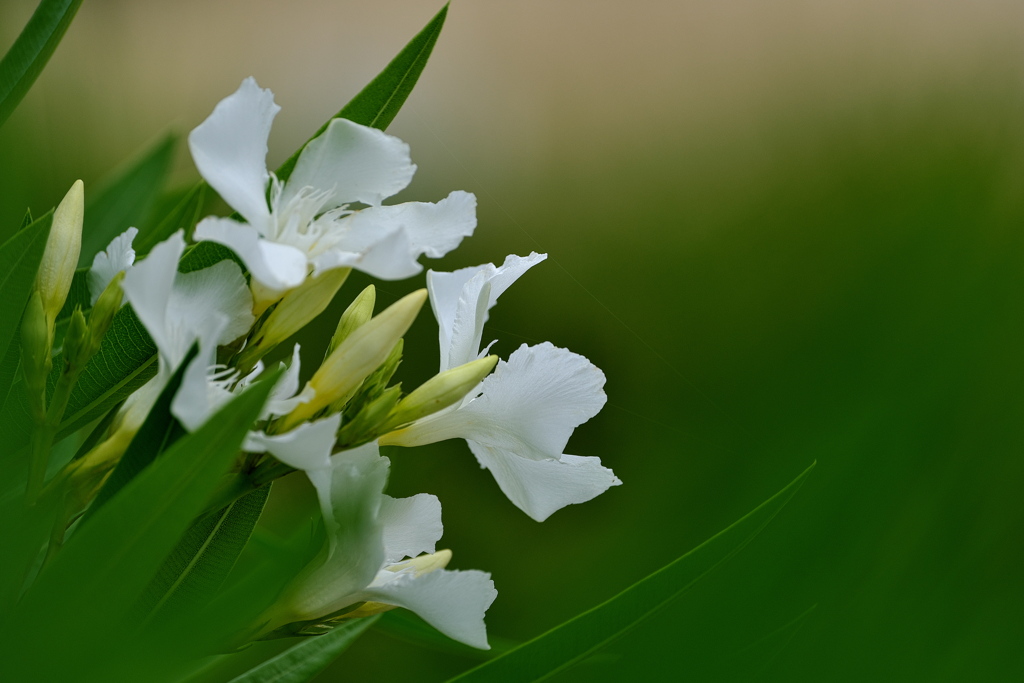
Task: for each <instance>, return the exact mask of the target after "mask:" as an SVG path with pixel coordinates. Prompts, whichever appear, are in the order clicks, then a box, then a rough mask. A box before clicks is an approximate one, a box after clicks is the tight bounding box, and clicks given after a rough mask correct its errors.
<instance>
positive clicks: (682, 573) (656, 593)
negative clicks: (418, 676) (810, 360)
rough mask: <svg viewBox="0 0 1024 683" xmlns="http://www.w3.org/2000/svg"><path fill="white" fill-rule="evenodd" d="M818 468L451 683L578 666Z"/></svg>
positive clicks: (536, 677)
mask: <svg viewBox="0 0 1024 683" xmlns="http://www.w3.org/2000/svg"><path fill="white" fill-rule="evenodd" d="M813 468H814V465H813V464H812V465H811V466H810V467H808V468H807V469H806V470H804V472H803V473H802V474H801V475H800V476H799V477H797V478H796V479H794V480H793V481H792V482H791V483H790V484H789V485H788V486H786V488H784V489H782V490H781V491H779V492H778V493H776V494H775V495H774V496H772V497H771V498H769V499H768V500H767V501H765V502H764V503H762V504H761V505H759V506H758V507H757V508H755V509H754V510H753V511H751V512H749V513H748V514H747V515H746V516H744V517H742V518H741V519H740V520H739V521H737V522H735V523H733V524H732V525H731V526H729V527H728V528H726V529H725V530H723V531H721V532H719V533H718V534H716V535H715V536H713V537H711V538H710V539H708V540H707V541H705V542H704V543H702V544H701V545H699V546H697V547H696V548H694V549H693V550H691V551H690V552H688V553H686V554H685V555H683V556H682V557H680V558H679V559H678V560H676V561H674V562H672V563H671V564H668V565H666V566H665V567H663V568H661V569H659V570H658V571H656V572H655V573H653V574H651V575H650V576H648V577H647V578H645V579H642V580H640V581H638V582H637V583H635V584H633V585H632V586H630V587H629V588H627V589H626V590H624V591H622V592H621V593H619V594H618V595H616V596H615V597H613V598H612V599H610V600H608V601H607V602H605V603H603V604H601V605H598V606H597V607H594V608H593V609H591V610H589V611H587V612H584V613H583V614H580V615H579V616H577V617H574V618H573V619H571V620H569V621H567V622H565V623H564V624H561V625H560V626H557V627H555V628H554V629H552V630H550V631H548V632H547V633H545V634H543V635H541V636H538V637H537V638H534V639H533V640H531V641H530V642H528V643H526V644H524V645H522V646H520V647H518V648H516V649H514V650H512V651H510V652H509V653H507V654H505V655H503V656H501V657H498V658H496V659H493V660H491V661H489V662H486V663H484V664H481V665H480V666H478V667H476V668H475V669H471V670H470V671H468V672H466V673H464V674H462V675H461V676H457V677H455V678H453V679H452V681H540V680H544V679H546V678H549V677H550V676H553V675H555V674H556V673H558V672H559V671H563V670H564V669H566V668H568V667H570V666H572V665H573V664H576V663H577V662H579V661H580V660H581V659H583V658H585V657H587V656H589V655H591V654H592V653H594V652H595V651H596V650H598V649H599V648H600V647H602V646H604V645H607V644H608V643H610V642H611V641H612V640H614V639H615V638H618V637H619V636H621V635H622V634H623V633H625V632H626V631H628V630H629V629H631V628H632V627H634V626H636V625H637V624H638V623H640V622H641V621H643V620H644V619H646V618H647V617H649V616H651V615H652V614H654V613H655V612H657V611H658V610H660V609H662V608H663V607H665V606H666V605H667V604H668V603H669V602H671V601H672V599H673V598H675V597H677V596H678V595H680V594H681V593H682V592H684V591H685V590H686V589H688V588H689V587H690V586H692V585H693V584H694V583H696V582H697V581H698V580H700V578H701V577H703V576H704V575H705V574H707V573H708V572H710V571H711V570H712V569H714V568H715V567H717V566H718V565H720V564H721V563H722V562H724V561H725V560H727V559H729V558H730V557H732V556H733V555H735V554H736V553H738V552H739V551H740V550H742V549H743V547H744V546H746V545H747V544H748V543H750V541H751V540H753V539H754V537H755V536H757V535H758V534H759V533H760V532H761V530H762V529H764V528H765V526H767V525H768V523H769V522H770V521H771V520H772V519H773V518H774V517H775V515H777V514H778V513H779V511H780V510H781V509H782V508H783V507H784V506H785V505H786V503H788V502H789V500H790V499H791V498H792V497H793V495H794V494H795V493H796V492H797V489H799V488H800V486H801V485H802V484H803V483H804V480H805V479H806V478H807V476H808V475H809V474H810V472H811V470H812V469H813Z"/></svg>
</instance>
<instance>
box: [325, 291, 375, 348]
mask: <svg viewBox="0 0 1024 683" xmlns="http://www.w3.org/2000/svg"><path fill="white" fill-rule="evenodd" d="M376 302H377V290H376V288H375V287H374V286H373V285H370V286H369V287H367V288H366V289H364V290H363V291H361V292H359V296H357V297H356V298H355V300H354V301H352V303H350V304H349V305H348V308H346V309H345V312H344V313H342V314H341V319H340V320H339V321H338V329H336V330H335V331H334V336H333V337H332V338H331V344H330V346H328V347H327V355H328V356H329V355H331V354H332V353H333V352H334V349H336V348H338V345H339V344H341V342H343V341H345V340H346V339H347V338H348V336H349V335H350V334H352V333H353V332H355V331H356V330H357V329H358V328H360V327H362V326H363V325H364V324H365V323H366V321H368V320H369V319H370V318H372V317H373V306H374V304H376Z"/></svg>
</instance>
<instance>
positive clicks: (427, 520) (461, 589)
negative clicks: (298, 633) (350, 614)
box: [264, 443, 497, 649]
mask: <svg viewBox="0 0 1024 683" xmlns="http://www.w3.org/2000/svg"><path fill="white" fill-rule="evenodd" d="M389 467H390V463H389V461H388V459H387V458H382V457H381V456H380V454H379V451H378V449H377V444H376V443H368V444H365V445H363V446H360V447H358V448H355V449H352V450H349V451H344V452H342V453H338V454H335V455H334V456H332V457H331V459H330V466H329V467H327V468H319V469H311V470H309V471H307V474H308V475H309V478H310V481H312V482H313V485H314V487H315V488H316V490H317V496H318V498H319V500H320V505H321V509H322V511H323V515H324V521H325V524H326V527H327V533H328V538H329V540H330V543H329V545H328V548H327V549H326V550H325V551H324V552H323V553H321V555H320V557H318V558H317V559H315V560H314V561H313V562H312V563H311V564H310V565H309V566H308V567H307V568H306V569H305V570H303V571H302V572H301V573H300V574H299V576H298V577H297V578H296V579H295V580H294V581H293V582H292V584H291V585H290V586H289V587H288V588H287V589H286V591H285V594H284V596H283V598H282V600H281V601H279V603H278V605H276V606H275V608H273V609H272V613H271V614H270V615H268V617H267V619H268V623H267V624H266V625H265V627H264V628H265V630H273V629H275V628H277V627H279V626H282V625H284V624H288V623H291V622H295V621H307V620H313V619H318V618H321V617H324V616H327V615H329V614H332V613H334V612H337V611H339V610H342V609H344V608H346V607H349V606H351V605H354V604H356V603H381V605H382V606H383V605H389V606H397V607H405V608H407V609H410V610H412V611H414V612H416V613H417V614H418V615H419V616H420V617H422V618H423V619H424V620H425V621H427V623H429V624H431V625H432V626H434V627H435V628H436V629H438V630H439V631H441V632H442V633H444V634H446V635H448V636H450V637H452V638H454V639H456V640H459V641H461V642H463V643H466V644H468V645H472V646H473V647H478V648H483V649H486V648H487V634H486V628H485V626H484V621H483V617H484V612H485V611H486V610H487V608H488V607H489V606H490V604H491V603H492V602H493V601H494V598H495V597H496V596H497V591H495V590H494V584H493V582H492V581H491V579H490V575H488V574H486V573H484V572H480V571H476V570H470V571H449V570H447V569H444V566H445V565H446V564H447V562H448V559H449V558H450V557H451V553H450V552H449V551H440V552H436V553H435V552H434V549H435V545H436V543H437V541H438V540H439V539H440V538H441V534H442V531H443V526H442V524H441V504H440V503H439V502H438V500H437V498H435V497H434V496H431V495H428V494H423V493H421V494H419V495H416V496H412V497H410V498H391V497H390V496H387V495H384V494H383V493H382V491H383V489H384V486H385V484H386V482H387V475H388V469H389ZM421 553H427V554H426V555H421ZM406 558H412V559H406ZM366 607H367V606H366V605H364V606H363V608H361V609H366Z"/></svg>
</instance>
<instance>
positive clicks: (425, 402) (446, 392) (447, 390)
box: [384, 356, 498, 431]
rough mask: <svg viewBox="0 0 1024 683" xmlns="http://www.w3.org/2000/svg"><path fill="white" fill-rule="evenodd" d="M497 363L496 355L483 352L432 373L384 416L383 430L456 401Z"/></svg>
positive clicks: (412, 420)
mask: <svg viewBox="0 0 1024 683" xmlns="http://www.w3.org/2000/svg"><path fill="white" fill-rule="evenodd" d="M497 363H498V357H497V356H487V357H486V358H480V359H477V360H474V361H470V362H469V363H466V364H465V365H460V366H458V367H457V368H452V369H451V370H445V371H444V372H442V373H440V374H437V375H434V376H433V377H431V378H430V379H428V380H427V381H426V382H424V383H423V384H421V385H420V386H419V387H418V388H417V389H416V390H415V391H413V392H412V393H411V394H409V395H408V396H406V397H405V398H404V399H402V402H401V403H399V404H398V406H397V407H396V408H395V410H394V412H393V413H392V414H391V416H390V417H389V418H388V421H387V423H386V424H385V427H384V430H385V431H390V430H392V429H394V428H396V427H399V426H401V425H404V424H408V423H410V422H415V421H416V420H419V419H421V418H424V417H426V416H427V415H432V414H434V413H436V412H437V411H439V410H443V409H444V408H447V407H448V406H450V405H454V404H456V403H458V402H459V401H461V400H462V399H463V398H465V396H466V394H468V393H469V392H471V391H472V390H473V389H474V388H476V386H477V385H479V384H480V382H481V381H482V380H483V378H484V377H486V376H487V375H489V374H490V373H491V370H493V369H494V366H495V365H496V364H497Z"/></svg>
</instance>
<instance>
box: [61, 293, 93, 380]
mask: <svg viewBox="0 0 1024 683" xmlns="http://www.w3.org/2000/svg"><path fill="white" fill-rule="evenodd" d="M92 354H93V350H92V340H91V335H90V334H89V324H88V323H87V322H85V315H84V314H83V313H82V308H81V307H80V306H75V311H74V313H72V314H71V321H70V322H69V323H68V332H67V334H66V335H64V362H65V363H66V364H67V366H68V367H69V368H71V369H73V370H81V369H82V368H84V367H85V364H86V363H88V362H89V359H90V358H92Z"/></svg>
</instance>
